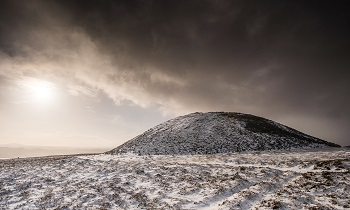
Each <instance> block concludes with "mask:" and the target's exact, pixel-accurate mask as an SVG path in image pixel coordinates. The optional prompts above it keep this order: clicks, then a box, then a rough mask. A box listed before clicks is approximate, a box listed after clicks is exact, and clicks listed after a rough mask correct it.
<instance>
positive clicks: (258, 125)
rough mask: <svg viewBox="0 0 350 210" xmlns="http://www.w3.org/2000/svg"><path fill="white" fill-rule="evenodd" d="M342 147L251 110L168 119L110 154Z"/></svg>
mask: <svg viewBox="0 0 350 210" xmlns="http://www.w3.org/2000/svg"><path fill="white" fill-rule="evenodd" d="M322 147H340V146H339V145H337V144H334V143H330V142H327V141H323V140H321V139H318V138H315V137H312V136H309V135H306V134H304V133H301V132H299V131H297V130H295V129H292V128H289V127H287V126H284V125H282V124H279V123H276V122H274V121H271V120H268V119H265V118H262V117H257V116H254V115H250V114H242V113H228V112H209V113H199V112H196V113H192V114H188V115H185V116H180V117H177V118H174V119H172V120H169V121H167V122H164V123H162V124H160V125H158V126H156V127H154V128H152V129H149V130H148V131H146V132H145V133H143V134H141V135H139V136H137V137H135V138H133V139H131V140H130V141H128V142H126V143H124V144H123V145H121V146H119V147H117V148H115V149H113V150H111V151H109V152H107V153H108V154H121V153H136V154H139V155H178V154H180V155H189V154H215V153H231V152H240V151H263V150H285V149H294V148H322Z"/></svg>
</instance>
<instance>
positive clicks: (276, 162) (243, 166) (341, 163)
mask: <svg viewBox="0 0 350 210" xmlns="http://www.w3.org/2000/svg"><path fill="white" fill-rule="evenodd" d="M349 172H350V150H345V149H332V150H328V151H297V152H296V151H294V152H250V153H239V154H224V155H222V154H221V155H219V154H217V155H198V156H135V155H119V156H114V155H89V156H52V157H42V158H27V159H12V160H0V209H349V208H350V173H349Z"/></svg>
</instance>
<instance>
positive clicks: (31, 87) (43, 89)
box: [21, 78, 55, 103]
mask: <svg viewBox="0 0 350 210" xmlns="http://www.w3.org/2000/svg"><path fill="white" fill-rule="evenodd" d="M21 86H22V87H23V88H25V89H26V90H27V93H28V95H29V97H30V99H31V100H33V101H35V102H40V103H47V102H50V101H51V100H52V99H53V97H54V94H55V93H54V92H55V85H54V84H53V83H51V82H48V81H45V80H41V79H37V78H26V79H24V80H22V82H21Z"/></svg>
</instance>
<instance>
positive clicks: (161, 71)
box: [0, 0, 350, 144]
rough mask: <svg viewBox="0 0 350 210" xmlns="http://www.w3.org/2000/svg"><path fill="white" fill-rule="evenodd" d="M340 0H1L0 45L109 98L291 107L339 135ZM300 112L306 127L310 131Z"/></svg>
mask: <svg viewBox="0 0 350 210" xmlns="http://www.w3.org/2000/svg"><path fill="white" fill-rule="evenodd" d="M345 3H346V2H345V1H336V2H323V1H308V2H307V3H305V2H303V1H164V0H162V1H111V0H103V1H74V0H73V1H68V0H67V1H26V2H24V1H1V4H2V6H1V8H2V9H1V12H0V19H1V21H0V30H1V33H0V47H1V49H2V54H3V56H2V57H3V58H6V59H5V60H6V61H7V62H6V63H7V66H10V67H12V66H13V65H10V64H8V63H11V62H15V63H16V64H18V65H19V64H21V65H22V64H23V63H25V64H26V65H29V64H31V63H33V62H34V63H36V64H37V65H39V64H40V63H43V62H44V63H45V64H46V65H47V66H50V65H51V67H52V65H57V64H61V65H63V66H64V67H67V68H64V70H62V69H56V70H55V71H54V73H55V74H58V75H63V76H66V77H69V78H71V77H70V76H67V75H71V74H73V75H74V77H76V79H77V80H80V81H82V82H83V83H84V84H86V85H90V86H92V87H96V88H99V89H101V90H103V91H105V92H106V93H107V94H109V96H110V97H111V98H113V99H114V100H115V101H116V102H118V101H119V100H130V101H132V102H134V103H136V104H139V105H142V106H149V105H152V104H156V105H159V106H160V107H161V109H162V110H165V111H167V112H177V113H179V112H180V113H181V112H188V111H197V110H199V111H200V110H205V111H209V110H225V111H241V112H251V113H254V114H259V115H263V116H265V117H270V118H272V119H279V120H282V121H283V120H284V121H286V122H287V121H288V120H285V119H287V118H288V117H289V119H290V118H293V120H294V124H296V122H297V120H295V118H298V116H301V117H302V119H313V120H309V121H307V120H306V121H305V120H303V122H310V123H311V122H313V121H322V120H323V121H324V122H327V123H329V124H332V126H333V127H332V128H330V129H331V131H330V133H331V134H329V135H328V136H326V135H323V134H322V135H323V136H325V137H331V136H336V138H337V139H331V140H334V141H338V142H339V143H343V144H348V143H349V141H348V139H347V138H348V136H349V134H350V133H349V132H348V131H346V130H347V127H349V126H350V110H349V108H348V107H350V99H349V96H348V95H349V90H350V83H349V82H348V81H347V80H348V78H349V76H350V75H349V74H350V73H349V66H350V59H349V56H350V39H349V37H350V31H349V29H350V28H349V25H350V23H349V22H350V17H349V15H348V14H347V13H348V12H347V10H346V8H347V7H346V6H345ZM67 52H68V53H67ZM21 62H22V63H21ZM60 62H61V63H60ZM70 65H72V66H74V68H69V66H70ZM10 67H8V68H10ZM3 71H5V70H3ZM7 71H8V70H7ZM21 71H23V69H21ZM285 116H288V117H285ZM291 116H293V117H291ZM300 119H301V118H300ZM287 123H288V122H287ZM310 123H308V125H306V126H308V128H305V129H304V130H305V131H307V130H313V131H314V133H315V134H317V127H316V124H315V125H313V124H310ZM292 124H293V123H292ZM335 132H337V134H336V135H335V134H334V135H333V133H335Z"/></svg>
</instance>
